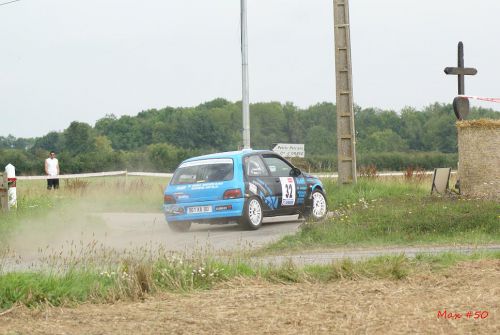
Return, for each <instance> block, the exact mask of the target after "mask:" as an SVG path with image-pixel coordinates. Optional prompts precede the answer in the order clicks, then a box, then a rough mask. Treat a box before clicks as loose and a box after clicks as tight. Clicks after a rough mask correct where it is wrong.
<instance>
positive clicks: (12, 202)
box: [5, 163, 17, 210]
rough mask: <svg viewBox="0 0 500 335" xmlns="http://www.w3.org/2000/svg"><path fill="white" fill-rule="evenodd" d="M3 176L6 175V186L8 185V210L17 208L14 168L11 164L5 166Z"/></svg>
mask: <svg viewBox="0 0 500 335" xmlns="http://www.w3.org/2000/svg"><path fill="white" fill-rule="evenodd" d="M5 174H6V175H7V184H8V190H7V194H8V199H9V200H8V202H9V204H8V208H9V210H10V209H11V208H17V188H16V181H17V179H16V168H15V166H14V165H12V164H10V163H9V164H7V166H6V167H5Z"/></svg>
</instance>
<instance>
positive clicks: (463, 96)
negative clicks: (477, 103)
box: [458, 95, 500, 103]
mask: <svg viewBox="0 0 500 335" xmlns="http://www.w3.org/2000/svg"><path fill="white" fill-rule="evenodd" d="M458 97H459V98H469V99H476V100H481V101H488V102H499V103H500V98H486V97H478V96H474V95H459V96H458Z"/></svg>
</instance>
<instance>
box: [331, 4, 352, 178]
mask: <svg viewBox="0 0 500 335" xmlns="http://www.w3.org/2000/svg"><path fill="white" fill-rule="evenodd" d="M333 15H334V32H335V34H334V36H335V79H336V80H335V82H336V105H337V147H338V158H337V159H338V172H339V177H338V182H339V184H349V183H356V137H355V135H356V134H355V131H354V110H353V98H352V65H351V36H350V26H349V0H333Z"/></svg>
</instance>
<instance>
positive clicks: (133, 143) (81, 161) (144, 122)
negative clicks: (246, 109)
mask: <svg viewBox="0 0 500 335" xmlns="http://www.w3.org/2000/svg"><path fill="white" fill-rule="evenodd" d="M250 111H251V117H250V120H251V141H252V147H253V148H255V149H271V148H272V147H273V144H274V143H304V144H305V152H306V158H305V161H304V162H303V163H304V164H306V165H307V166H308V167H309V168H312V169H313V170H335V169H336V161H337V158H336V156H337V141H336V130H337V118H336V106H335V104H332V103H328V102H324V103H318V104H316V105H313V106H310V107H308V108H305V109H302V108H299V107H297V106H295V105H294V104H292V103H285V104H282V103H279V102H268V103H255V104H252V105H251V107H250ZM354 112H355V124H356V141H357V144H356V145H357V146H356V147H357V154H358V166H363V165H368V164H373V165H375V166H376V167H377V168H378V169H389V170H401V169H404V168H405V167H407V166H410V165H411V166H414V167H422V168H426V169H430V168H433V167H438V166H456V161H457V154H456V153H457V135H456V127H455V116H454V113H453V107H452V105H451V104H441V103H434V104H431V105H429V106H427V107H425V108H423V109H422V110H417V109H415V108H412V107H406V108H404V109H403V110H401V111H400V112H399V113H396V112H395V111H392V110H382V109H377V108H361V107H359V106H356V107H355V111H354ZM469 118H471V119H477V118H491V119H499V118H500V112H497V111H494V110H492V109H485V108H472V110H471V113H470V116H469ZM241 129H242V117H241V102H231V101H227V100H225V99H215V100H212V101H209V102H206V103H203V104H200V105H198V106H196V107H188V108H186V107H178V108H174V107H165V108H163V109H150V110H146V111H142V112H140V113H139V114H137V115H136V116H127V115H125V116H121V117H116V116H115V115H113V114H109V115H106V116H105V117H103V118H101V119H100V120H98V121H97V122H96V123H95V125H94V126H91V125H89V124H87V123H83V122H78V121H74V122H72V123H71V124H70V125H69V126H68V128H66V129H65V130H64V131H61V132H55V131H54V132H49V133H48V134H46V135H44V136H42V137H37V138H15V137H14V136H12V135H9V136H7V137H2V136H0V164H3V165H2V166H5V165H6V164H7V163H9V162H10V163H12V164H14V165H15V166H16V168H17V170H18V173H20V174H40V173H43V160H44V159H45V158H46V157H47V153H48V151H50V150H54V151H56V152H57V153H58V156H59V160H60V165H61V168H62V171H63V173H79V172H96V171H110V170H117V169H120V170H121V169H128V170H130V171H132V170H142V171H158V172H167V171H173V170H174V169H175V167H176V166H177V165H178V164H179V162H180V161H182V160H183V159H185V158H188V157H190V156H194V155H199V154H206V153H213V152H220V151H229V150H235V149H237V148H239V147H241V144H242V136H241Z"/></svg>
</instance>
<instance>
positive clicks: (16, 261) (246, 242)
mask: <svg viewBox="0 0 500 335" xmlns="http://www.w3.org/2000/svg"><path fill="white" fill-rule="evenodd" d="M90 215H91V216H95V217H98V218H99V220H100V221H99V222H101V223H100V224H98V225H93V226H92V225H90V226H89V225H88V224H86V222H85V220H86V218H85V217H81V218H80V220H81V221H82V222H74V221H72V222H63V223H62V224H61V225H60V226H59V227H58V228H57V230H56V231H55V232H54V231H52V232H46V231H44V230H43V227H42V230H40V228H38V229H35V230H33V229H30V228H28V229H24V230H21V232H19V233H18V235H17V236H16V237H15V238H14V239H13V242H12V246H11V247H12V250H11V256H10V257H8V258H6V259H4V260H3V264H0V265H3V268H4V270H7V271H9V270H25V269H29V268H36V267H37V266H38V265H40V263H43V261H41V259H43V258H44V257H45V258H46V257H47V256H48V255H62V256H64V255H67V254H68V253H70V252H73V253H76V254H77V253H79V252H80V250H79V249H78V248H81V249H89V248H88V244H89V243H96V244H98V245H100V246H102V247H104V248H108V249H114V250H129V251H130V250H135V249H140V248H146V249H148V250H149V249H151V248H152V249H154V248H162V249H163V250H169V251H177V252H182V253H186V254H190V253H192V252H195V251H196V252H199V251H205V252H209V253H213V254H219V253H221V252H224V251H235V250H242V249H244V250H254V249H255V248H257V247H260V246H262V245H265V244H267V243H270V242H272V241H275V240H278V239H279V238H281V237H283V236H285V235H288V234H293V233H295V232H296V231H297V230H298V228H299V226H300V224H301V222H300V221H297V220H296V218H297V217H296V216H288V217H284V218H279V219H276V218H270V219H266V223H265V224H264V225H263V227H262V228H261V229H259V230H256V231H244V230H241V228H240V227H239V226H237V225H235V224H229V225H207V224H193V226H192V227H191V230H190V231H189V232H186V233H176V232H172V231H171V230H170V229H169V228H168V226H167V225H166V223H165V219H164V217H163V215H162V214H161V213H99V214H90ZM80 246H81V247H80ZM47 248H48V249H47ZM478 249H488V250H500V245H490V246H479V247H476V246H449V247H393V248H386V247H384V248H381V247H380V248H370V249H366V248H358V249H346V248H338V249H336V250H328V251H324V250H322V251H321V252H320V253H318V252H316V253H311V252H310V253H305V254H302V255H292V256H271V257H267V258H264V259H263V260H264V262H272V263H281V262H283V261H285V260H288V259H292V260H293V261H294V263H296V264H305V263H308V264H311V263H322V264H324V263H330V262H331V261H332V260H338V259H341V258H351V259H363V258H369V257H374V256H378V255H383V254H393V255H394V254H401V253H404V254H406V255H407V256H413V255H415V254H416V253H419V252H426V253H438V252H443V251H449V250H454V251H457V252H472V251H475V250H478ZM40 250H44V252H43V253H42V254H41V253H40ZM42 266H43V265H42Z"/></svg>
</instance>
